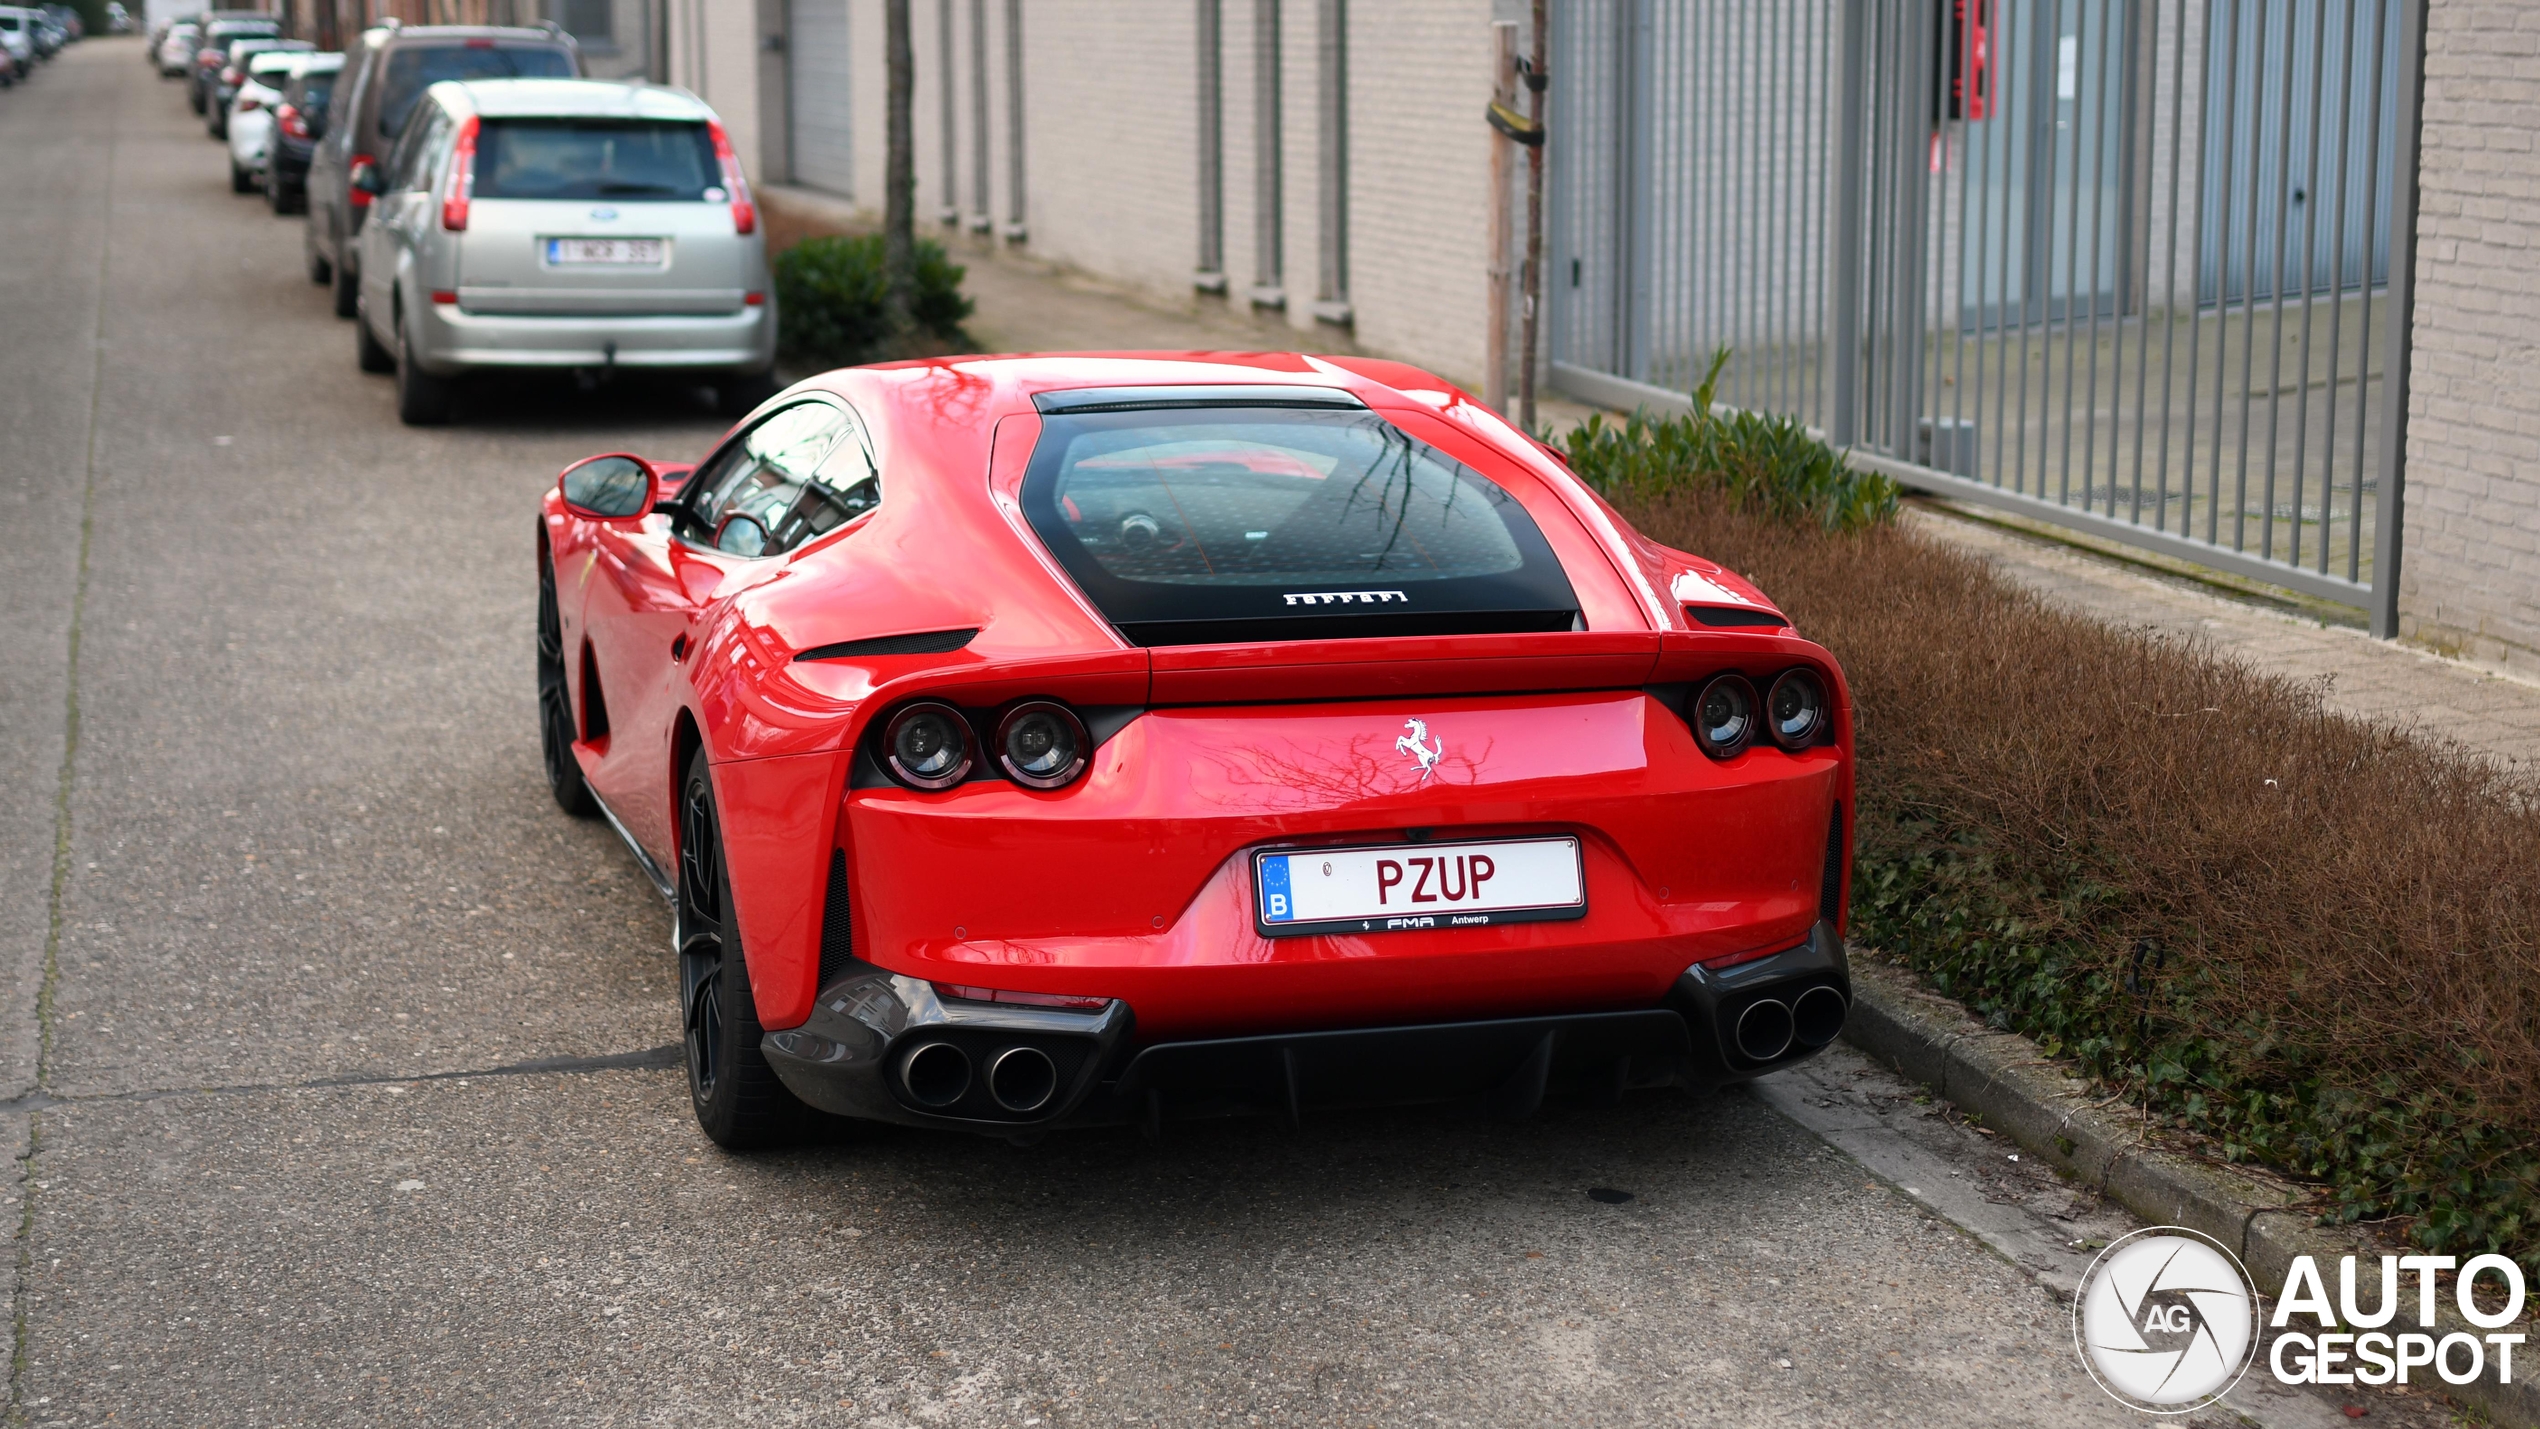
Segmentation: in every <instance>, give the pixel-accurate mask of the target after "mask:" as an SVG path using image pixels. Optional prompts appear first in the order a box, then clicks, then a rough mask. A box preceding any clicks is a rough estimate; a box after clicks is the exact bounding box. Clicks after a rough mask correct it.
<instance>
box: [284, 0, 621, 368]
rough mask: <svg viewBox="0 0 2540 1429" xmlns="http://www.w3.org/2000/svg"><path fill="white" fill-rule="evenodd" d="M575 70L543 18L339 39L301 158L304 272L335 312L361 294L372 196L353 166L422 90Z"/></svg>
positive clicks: (379, 156) (565, 39)
mask: <svg viewBox="0 0 2540 1429" xmlns="http://www.w3.org/2000/svg"><path fill="white" fill-rule="evenodd" d="M581 74H582V55H581V52H580V51H579V50H577V49H576V48H575V47H574V44H573V40H572V38H571V37H570V36H568V35H566V34H565V32H564V31H563V30H562V29H560V28H558V27H557V26H556V25H554V24H552V23H550V24H545V25H540V26H538V27H536V28H514V27H509V26H498V25H398V24H395V23H393V22H391V23H390V24H387V25H383V26H381V27H379V28H377V29H373V30H365V31H363V32H362V34H361V37H360V38H358V39H356V40H355V41H354V42H353V43H352V44H351V45H349V46H346V47H345V51H344V72H343V74H342V75H341V76H339V77H338V78H337V80H336V84H335V94H334V96H333V98H332V99H330V100H329V101H328V105H327V115H326V137H325V138H324V139H322V140H320V141H319V143H318V146H317V152H316V153H315V154H313V155H311V156H310V159H309V177H308V184H307V189H306V193H307V197H308V223H307V226H306V228H305V229H304V230H303V236H302V239H301V245H300V246H301V249H302V252H303V254H304V256H305V257H306V258H307V260H308V265H309V281H310V282H312V283H329V282H331V283H333V284H334V285H335V315H336V316H337V317H341V318H349V317H351V316H352V315H353V309H354V305H355V304H356V303H357V302H358V301H359V300H360V296H361V262H362V259H361V244H360V243H359V241H358V236H359V235H360V233H361V229H362V219H363V217H364V215H365V213H366V211H367V208H368V205H369V202H370V195H368V194H365V193H356V192H355V191H354V189H353V188H352V185H351V184H350V182H349V179H350V176H351V174H352V170H353V166H354V165H355V164H358V163H361V162H363V161H365V160H367V161H368V162H370V163H372V164H380V163H384V162H386V161H387V158H388V155H389V153H390V151H391V150H393V149H395V148H396V146H397V137H398V136H399V135H400V134H402V133H404V132H405V128H406V120H407V118H408V117H410V116H411V115H412V114H413V113H414V110H415V106H416V105H417V104H419V103H421V102H422V99H423V92H424V91H425V90H427V89H430V88H431V87H432V86H433V85H435V84H438V83H440V82H441V81H443V80H445V79H568V78H578V77H580V76H581Z"/></svg>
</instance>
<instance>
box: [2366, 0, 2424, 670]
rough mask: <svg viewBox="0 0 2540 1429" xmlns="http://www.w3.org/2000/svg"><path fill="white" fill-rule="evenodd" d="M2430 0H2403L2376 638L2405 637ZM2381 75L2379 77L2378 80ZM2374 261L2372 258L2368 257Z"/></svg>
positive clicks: (2375, 570)
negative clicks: (2402, 569) (2405, 537)
mask: <svg viewBox="0 0 2540 1429" xmlns="http://www.w3.org/2000/svg"><path fill="white" fill-rule="evenodd" d="M2425 7H2426V0H2399V24H2400V29H2399V102H2398V105H2397V106H2396V113H2394V114H2393V115H2392V116H2391V118H2392V124H2393V129H2394V132H2396V133H2397V135H2398V136H2399V143H2398V151H2397V153H2396V155H2395V156H2394V157H2393V159H2392V160H2391V164H2390V323H2389V328H2390V331H2389V334H2388V336H2387V337H2386V339H2385V340H2386V341H2387V342H2388V343H2389V344H2390V351H2389V354H2388V355H2387V356H2385V357H2384V358H2382V360H2381V402H2382V415H2381V490H2380V492H2379V493H2378V495H2379V497H2380V500H2379V502H2378V503H2377V509H2376V510H2375V512H2374V513H2373V523H2374V524H2373V533H2372V543H2373V544H2372V606H2371V614H2372V633H2373V634H2374V635H2376V636H2378V637H2380V638H2381V639H2384V640H2387V639H2390V638H2391V637H2393V636H2395V635H2397V634H2398V633H2399V552H2400V546H2399V522H2400V520H2401V518H2402V515H2403V513H2404V508H2405V501H2404V499H2403V498H2404V497H2405V494H2406V493H2405V489H2404V488H2405V484H2406V480H2407V471H2408V356H2409V349H2410V347H2411V345H2412V340H2413V339H2414V337H2415V328H2416V321H2415V319H2416V230H2417V150H2418V133H2417V126H2418V123H2419V121H2420V119H2421V118H2422V115H2423V108H2424V101H2425ZM2376 78H2378V76H2376ZM2367 262H2369V260H2367Z"/></svg>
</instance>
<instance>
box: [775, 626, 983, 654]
mask: <svg viewBox="0 0 2540 1429" xmlns="http://www.w3.org/2000/svg"><path fill="white" fill-rule="evenodd" d="M978 633H979V631H978V628H977V627H975V626H974V627H972V628H971V629H968V630H918V631H912V632H910V633H909V634H906V635H876V636H874V637H873V638H872V639H870V640H841V641H839V642H838V643H837V644H835V645H814V646H813V647H811V648H810V649H808V650H805V651H802V652H801V653H799V654H797V655H796V656H794V658H795V659H797V660H852V659H854V658H856V657H857V656H859V655H942V654H946V653H948V652H950V651H954V650H958V649H960V648H961V647H962V646H964V645H967V644H969V643H970V641H971V638H972V637H973V636H976V635H977V634H978Z"/></svg>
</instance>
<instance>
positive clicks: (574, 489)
mask: <svg viewBox="0 0 2540 1429" xmlns="http://www.w3.org/2000/svg"><path fill="white" fill-rule="evenodd" d="M556 489H557V490H559V491H561V492H563V493H564V504H565V509H566V510H568V511H571V512H572V513H573V514H574V515H576V516H587V517H589V518H590V519H592V520H594V521H624V520H626V519H628V518H630V517H639V516H643V515H646V514H648V513H649V512H651V510H652V509H653V502H654V500H655V499H656V498H657V497H658V495H659V494H660V491H661V478H660V477H659V476H658V475H656V474H655V473H654V471H653V466H652V463H651V462H648V461H646V460H644V459H643V458H642V457H639V456H629V455H627V454H626V453H624V452H612V453H610V454H609V455H607V456H595V457H591V458H589V459H587V460H584V461H579V462H576V463H574V464H573V465H571V466H569V467H566V468H565V469H564V475H563V476H561V477H559V478H557V481H556Z"/></svg>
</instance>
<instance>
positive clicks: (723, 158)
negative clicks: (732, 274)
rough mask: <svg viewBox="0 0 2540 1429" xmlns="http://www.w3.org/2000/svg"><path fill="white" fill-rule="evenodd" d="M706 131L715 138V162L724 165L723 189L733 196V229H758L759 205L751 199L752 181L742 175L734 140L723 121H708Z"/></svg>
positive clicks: (748, 230) (745, 231)
mask: <svg viewBox="0 0 2540 1429" xmlns="http://www.w3.org/2000/svg"><path fill="white" fill-rule="evenodd" d="M706 133H707V134H709V135H711V136H713V138H714V158H715V162H716V163H719V164H721V165H722V166H723V191H724V192H725V193H727V194H730V195H731V196H732V231H733V232H734V233H755V232H757V231H758V205H756V204H754V203H752V202H751V201H750V181H749V180H748V179H745V178H743V177H742V176H741V156H740V155H738V154H736V153H734V152H732V140H731V138H730V136H728V135H726V134H725V133H724V132H723V125H722V123H721V121H719V120H714V119H709V120H707V121H706Z"/></svg>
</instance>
